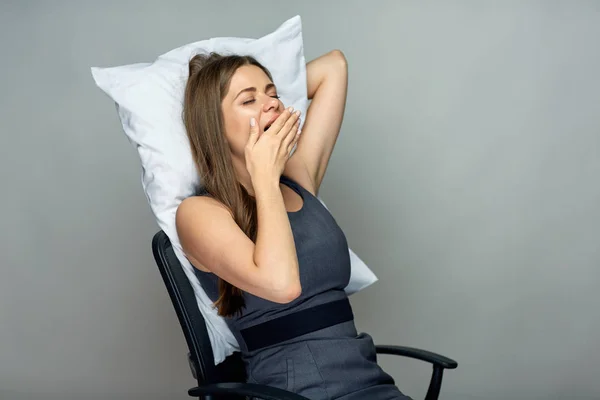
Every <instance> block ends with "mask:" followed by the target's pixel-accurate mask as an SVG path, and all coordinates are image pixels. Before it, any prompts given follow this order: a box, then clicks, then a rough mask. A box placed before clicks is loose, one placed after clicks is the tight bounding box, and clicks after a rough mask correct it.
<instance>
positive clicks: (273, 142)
mask: <svg viewBox="0 0 600 400" xmlns="http://www.w3.org/2000/svg"><path fill="white" fill-rule="evenodd" d="M299 117H300V111H296V112H293V108H292V107H289V108H288V109H286V110H285V111H284V112H282V113H281V114H280V115H279V117H277V119H276V120H275V122H273V124H272V125H271V127H270V128H269V129H268V130H267V131H266V132H265V131H263V130H262V128H260V126H259V124H258V121H260V114H259V115H258V116H257V117H256V118H251V119H250V137H249V138H248V143H247V144H246V150H245V156H246V169H248V172H249V173H250V177H251V179H252V183H253V185H254V184H256V183H257V182H263V181H267V182H273V181H275V182H279V178H280V177H281V174H282V173H283V171H284V169H285V164H286V162H287V160H288V159H289V158H290V152H291V150H292V149H293V147H294V145H295V144H296V143H297V142H298V139H299V137H300V131H299V129H298V127H299V123H300V119H299Z"/></svg>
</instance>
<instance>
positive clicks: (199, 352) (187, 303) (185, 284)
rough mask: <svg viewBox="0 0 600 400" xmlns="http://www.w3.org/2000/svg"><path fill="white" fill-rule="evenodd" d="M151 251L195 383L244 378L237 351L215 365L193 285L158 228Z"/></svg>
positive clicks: (240, 379) (237, 380)
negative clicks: (169, 301)
mask: <svg viewBox="0 0 600 400" xmlns="http://www.w3.org/2000/svg"><path fill="white" fill-rule="evenodd" d="M152 252H153V254H154V259H155V260H156V264H157V265H158V269H159V270H160V274H161V275H162V278H163V281H164V283H165V286H166V287H167V291H168V293H169V297H170V298H171V302H172V303H173V307H174V308H175V312H176V313H177V317H178V319H179V323H180V324H181V329H182V330H183V334H184V336H185V340H186V342H187V345H188V348H189V351H190V354H189V355H188V360H189V363H190V368H191V369H192V374H193V375H194V378H196V380H197V381H198V384H199V385H202V384H207V383H217V382H245V381H246V376H245V370H244V365H243V363H242V361H241V359H240V357H239V353H234V354H233V355H231V356H229V357H227V359H226V360H225V361H223V362H222V363H219V364H218V365H217V366H215V363H214V355H213V351H212V346H211V343H210V338H209V336H208V330H207V328H206V323H205V321H204V317H203V316H202V313H201V312H200V309H199V308H198V303H197V302H196V295H195V293H194V289H193V288H192V285H191V284H190V281H189V280H188V277H187V276H186V274H185V271H184V270H183V267H182V266H181V263H180V262H179V260H178V259H177V256H176V255H175V252H174V251H173V247H172V246H171V241H170V240H169V238H168V237H167V235H166V234H165V233H164V232H163V231H162V230H161V231H159V232H157V233H156V234H155V235H154V238H153V239H152Z"/></svg>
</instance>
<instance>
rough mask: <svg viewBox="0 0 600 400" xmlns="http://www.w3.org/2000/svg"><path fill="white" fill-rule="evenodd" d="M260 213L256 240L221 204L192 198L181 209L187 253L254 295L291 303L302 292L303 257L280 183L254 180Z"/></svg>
mask: <svg viewBox="0 0 600 400" xmlns="http://www.w3.org/2000/svg"><path fill="white" fill-rule="evenodd" d="M254 190H255V193H256V201H257V212H258V234H257V240H256V245H255V244H254V243H253V242H252V241H251V240H250V238H248V236H246V234H245V233H244V232H243V231H242V230H241V229H240V227H239V226H238V225H237V224H236V223H235V221H234V219H233V217H232V215H231V213H230V212H229V210H227V209H226V208H225V207H224V206H223V205H222V204H221V203H219V202H217V201H216V200H214V199H211V198H208V197H191V198H189V199H186V200H184V201H183V202H182V203H181V205H180V206H179V208H178V210H177V216H176V225H177V232H178V235H179V239H180V241H181V245H182V247H183V250H184V252H185V253H186V255H187V256H188V258H189V259H190V261H191V262H192V264H194V265H195V266H196V267H198V268H200V269H206V270H208V271H210V272H212V273H214V274H215V275H217V276H219V277H220V278H222V279H224V280H225V281H227V282H229V283H231V284H232V285H234V286H236V287H238V288H240V289H241V290H243V291H245V292H248V293H251V294H253V295H255V296H258V297H261V298H264V299H267V300H270V301H273V302H277V303H288V302H290V301H292V300H294V299H295V298H297V297H298V296H299V295H300V292H301V287H300V276H299V271H298V258H297V255H296V246H295V243H294V237H293V234H292V230H291V226H290V222H289V218H288V215H287V211H286V209H285V204H284V202H283V196H282V195H281V189H280V188H279V183H278V182H270V181H265V182H257V183H255V184H254Z"/></svg>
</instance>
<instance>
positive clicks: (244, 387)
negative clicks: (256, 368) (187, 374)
mask: <svg viewBox="0 0 600 400" xmlns="http://www.w3.org/2000/svg"><path fill="white" fill-rule="evenodd" d="M188 394H189V395H190V396H192V397H200V396H206V395H219V394H222V395H227V394H228V395H240V396H251V397H258V398H259V399H265V400H309V399H307V398H306V397H304V396H300V395H298V394H295V393H292V392H288V391H287V390H283V389H278V388H275V387H271V386H266V385H257V384H255V383H239V382H225V383H213V384H210V385H203V386H198V387H195V388H192V389H190V390H188Z"/></svg>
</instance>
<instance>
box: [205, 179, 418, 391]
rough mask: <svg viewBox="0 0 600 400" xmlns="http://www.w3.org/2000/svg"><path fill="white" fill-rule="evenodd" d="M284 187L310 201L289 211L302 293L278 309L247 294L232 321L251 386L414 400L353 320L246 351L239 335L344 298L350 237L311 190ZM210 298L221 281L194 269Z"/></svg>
mask: <svg viewBox="0 0 600 400" xmlns="http://www.w3.org/2000/svg"><path fill="white" fill-rule="evenodd" d="M281 182H282V183H283V184H285V185H287V186H289V187H290V188H292V189H294V190H295V191H296V192H297V193H298V194H299V195H300V196H302V198H303V200H304V204H303V206H302V208H301V209H300V210H299V211H297V212H288V216H289V219H290V225H291V227H292V232H293V235H294V242H295V244H296V252H297V255H298V262H299V266H300V281H301V284H302V294H301V295H300V297H298V298H297V299H296V300H294V301H293V302H291V303H289V304H277V303H274V302H271V301H268V300H265V299H262V298H260V297H257V296H254V295H251V294H249V293H244V296H245V300H246V308H245V309H244V312H243V315H242V316H239V317H235V318H226V321H227V324H228V325H229V327H230V328H231V331H232V332H233V334H234V335H235V337H236V338H237V340H238V342H239V344H240V349H241V353H242V359H243V360H244V363H245V365H246V369H247V371H248V381H249V382H252V383H261V384H266V385H270V386H275V387H279V388H282V389H287V390H290V391H293V392H295V393H298V394H301V395H303V396H305V397H307V398H309V399H318V400H321V399H323V400H325V399H327V400H329V399H344V400H359V399H360V400H364V399H373V400H383V399H409V398H408V397H406V396H404V395H403V394H402V393H401V392H400V391H399V390H398V388H397V387H396V386H395V385H394V380H393V379H392V377H391V376H390V375H388V374H387V373H385V372H384V371H383V370H382V369H381V367H379V365H378V364H377V359H376V352H375V344H374V343H373V340H372V338H371V336H369V335H368V334H366V333H361V334H358V333H357V331H356V327H355V325H354V322H353V321H349V322H344V323H341V324H338V325H334V326H332V327H329V328H325V329H321V330H318V331H316V332H312V333H309V334H306V335H302V336H299V337H297V338H294V339H291V340H288V341H286V342H284V343H281V344H278V345H275V346H271V347H267V348H263V349H259V350H255V351H252V352H250V351H248V350H247V347H246V346H245V343H244V340H243V338H242V337H241V336H240V334H239V331H240V330H241V329H243V328H246V327H249V326H253V325H256V324H259V323H262V322H264V321H268V320H271V319H273V318H276V317H279V316H282V315H286V314H289V313H292V312H296V311H299V310H302V309H306V308H310V307H313V306H315V305H317V304H323V303H328V302H331V301H334V300H339V299H343V298H345V297H346V293H345V292H344V288H345V287H346V285H347V284H348V281H349V279H350V254H349V251H348V243H347V241H346V237H345V235H344V233H343V232H342V230H341V229H340V227H339V226H338V224H337V223H336V221H335V219H334V218H333V216H332V215H331V214H330V213H329V211H328V210H327V209H326V208H325V207H324V206H323V204H321V202H320V201H319V200H318V199H317V198H316V197H314V196H313V195H312V194H311V193H310V192H308V191H307V190H305V189H304V188H303V187H302V186H300V185H299V184H297V183H296V182H294V181H292V180H291V179H289V178H287V177H285V176H282V177H281ZM195 271H196V275H197V276H198V279H199V280H200V283H201V285H202V287H203V288H204V290H205V291H206V293H207V295H208V296H209V297H210V298H211V299H212V300H216V299H217V298H218V285H217V283H218V279H217V276H216V275H214V274H210V273H205V272H202V271H200V270H197V269H196V270H195Z"/></svg>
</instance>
